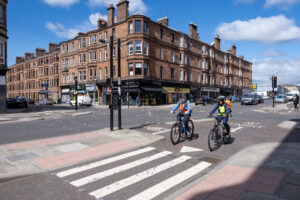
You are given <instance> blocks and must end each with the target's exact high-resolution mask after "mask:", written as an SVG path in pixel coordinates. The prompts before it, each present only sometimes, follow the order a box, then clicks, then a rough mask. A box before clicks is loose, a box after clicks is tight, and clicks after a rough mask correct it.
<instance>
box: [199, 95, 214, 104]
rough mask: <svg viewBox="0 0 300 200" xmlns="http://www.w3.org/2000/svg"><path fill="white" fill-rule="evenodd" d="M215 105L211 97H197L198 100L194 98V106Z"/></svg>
mask: <svg viewBox="0 0 300 200" xmlns="http://www.w3.org/2000/svg"><path fill="white" fill-rule="evenodd" d="M214 103H215V100H214V99H213V98H211V97H208V96H202V97H198V98H195V105H198V104H203V105H205V104H214Z"/></svg>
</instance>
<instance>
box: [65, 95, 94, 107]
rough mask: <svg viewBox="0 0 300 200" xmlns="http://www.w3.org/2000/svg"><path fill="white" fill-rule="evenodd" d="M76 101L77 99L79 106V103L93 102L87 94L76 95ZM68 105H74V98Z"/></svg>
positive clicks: (86, 104)
mask: <svg viewBox="0 0 300 200" xmlns="http://www.w3.org/2000/svg"><path fill="white" fill-rule="evenodd" d="M77 101H78V105H79V106H81V105H85V106H91V105H92V103H93V100H92V99H91V97H90V96H87V95H86V96H78V97H77ZM70 105H71V106H75V98H74V99H72V100H71V101H70Z"/></svg>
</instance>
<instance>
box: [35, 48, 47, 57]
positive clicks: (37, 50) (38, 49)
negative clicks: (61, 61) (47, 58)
mask: <svg viewBox="0 0 300 200" xmlns="http://www.w3.org/2000/svg"><path fill="white" fill-rule="evenodd" d="M45 52H46V50H45V49H42V48H36V49H35V56H36V57H39V56H41V55H43V54H44V53H45Z"/></svg>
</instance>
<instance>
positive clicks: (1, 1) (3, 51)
mask: <svg viewBox="0 0 300 200" xmlns="http://www.w3.org/2000/svg"><path fill="white" fill-rule="evenodd" d="M7 3H8V2H7V1H6V0H0V113H2V112H5V110H6V75H5V74H6V71H7V39H8V37H7V9H6V6H7Z"/></svg>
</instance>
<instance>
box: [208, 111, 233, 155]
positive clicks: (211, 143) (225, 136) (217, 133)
mask: <svg viewBox="0 0 300 200" xmlns="http://www.w3.org/2000/svg"><path fill="white" fill-rule="evenodd" d="M222 141H223V142H224V144H228V143H229V142H230V134H229V133H227V130H226V128H225V127H224V126H223V125H222V124H221V122H220V123H219V124H218V117H216V116H215V125H214V127H213V129H212V130H211V131H210V133H209V134H208V147H209V149H210V151H215V150H217V149H218V148H219V147H220V146H221V143H222Z"/></svg>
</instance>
